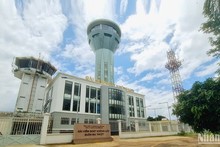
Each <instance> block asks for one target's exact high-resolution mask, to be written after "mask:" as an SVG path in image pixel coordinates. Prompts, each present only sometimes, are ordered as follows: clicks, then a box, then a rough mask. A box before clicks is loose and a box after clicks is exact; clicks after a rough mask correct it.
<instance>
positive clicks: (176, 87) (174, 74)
mask: <svg viewBox="0 0 220 147" xmlns="http://www.w3.org/2000/svg"><path fill="white" fill-rule="evenodd" d="M167 59H168V62H167V63H166V65H165V67H166V68H167V69H168V70H169V71H170V77H171V84H172V90H173V96H174V100H176V97H177V96H178V95H179V94H180V93H181V92H183V86H182V80H181V76H180V73H179V68H180V66H181V65H182V63H181V61H179V60H178V59H177V58H176V56H175V53H174V51H173V50H172V49H171V50H170V51H168V52H167Z"/></svg>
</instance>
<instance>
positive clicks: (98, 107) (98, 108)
mask: <svg viewBox="0 0 220 147" xmlns="http://www.w3.org/2000/svg"><path fill="white" fill-rule="evenodd" d="M97 113H100V104H99V103H98V104H97Z"/></svg>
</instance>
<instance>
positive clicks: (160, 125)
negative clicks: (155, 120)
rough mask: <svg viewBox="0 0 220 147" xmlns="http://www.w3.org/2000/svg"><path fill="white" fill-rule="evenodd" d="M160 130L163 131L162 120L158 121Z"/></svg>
mask: <svg viewBox="0 0 220 147" xmlns="http://www.w3.org/2000/svg"><path fill="white" fill-rule="evenodd" d="M159 127H160V132H163V128H162V121H160V122H159Z"/></svg>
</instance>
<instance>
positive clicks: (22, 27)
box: [0, 0, 66, 111]
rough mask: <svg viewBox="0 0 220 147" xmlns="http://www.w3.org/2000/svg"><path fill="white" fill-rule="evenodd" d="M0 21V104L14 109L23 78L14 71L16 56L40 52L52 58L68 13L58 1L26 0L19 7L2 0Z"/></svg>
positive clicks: (46, 58) (45, 56)
mask: <svg viewBox="0 0 220 147" xmlns="http://www.w3.org/2000/svg"><path fill="white" fill-rule="evenodd" d="M0 22H1V23H0V50H1V54H0V58H1V60H2V61H1V66H0V70H1V71H4V72H1V73H0V77H1V79H0V87H2V89H1V91H0V96H1V98H2V99H1V100H2V101H1V103H0V108H1V110H2V111H13V109H14V105H15V102H16V98H17V93H18V89H19V82H20V80H19V79H17V78H15V77H13V73H12V72H11V70H12V67H11V63H12V61H13V57H16V56H35V57H38V55H39V53H41V55H42V57H43V58H44V60H50V58H51V57H50V54H51V53H52V52H53V51H54V50H55V49H56V48H57V45H58V44H59V43H60V42H61V41H62V38H63V36H62V33H63V31H64V29H65V27H66V17H65V16H64V15H63V14H62V10H61V7H60V3H59V1H52V0H51V1H44V0H33V1H24V7H23V9H21V8H20V7H19V9H17V8H16V7H15V2H14V1H13V0H2V1H0ZM3 99H5V100H3ZM9 99H10V100H9Z"/></svg>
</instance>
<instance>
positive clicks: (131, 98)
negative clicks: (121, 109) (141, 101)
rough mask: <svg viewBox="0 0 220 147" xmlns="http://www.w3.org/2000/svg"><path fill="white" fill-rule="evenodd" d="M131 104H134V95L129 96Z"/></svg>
mask: <svg viewBox="0 0 220 147" xmlns="http://www.w3.org/2000/svg"><path fill="white" fill-rule="evenodd" d="M128 100H129V105H131V106H134V98H133V96H128Z"/></svg>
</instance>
